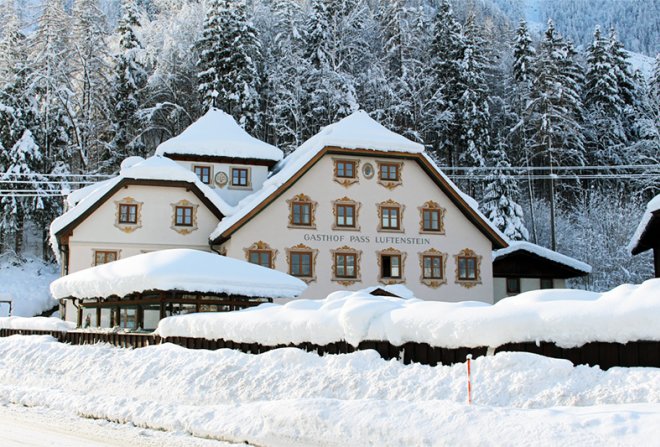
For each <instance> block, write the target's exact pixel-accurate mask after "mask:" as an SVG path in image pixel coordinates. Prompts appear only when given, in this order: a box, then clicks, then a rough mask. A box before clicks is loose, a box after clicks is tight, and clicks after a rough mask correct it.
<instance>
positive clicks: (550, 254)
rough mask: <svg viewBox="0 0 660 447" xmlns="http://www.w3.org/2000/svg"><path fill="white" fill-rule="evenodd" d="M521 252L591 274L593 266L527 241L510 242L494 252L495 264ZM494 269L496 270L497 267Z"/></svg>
mask: <svg viewBox="0 0 660 447" xmlns="http://www.w3.org/2000/svg"><path fill="white" fill-rule="evenodd" d="M520 252H527V253H531V254H532V255H534V256H537V257H539V258H543V259H545V260H548V261H552V262H554V263H557V264H561V265H564V266H567V267H569V268H571V269H573V270H577V271H578V272H582V273H583V274H585V275H586V274H589V273H591V266H590V265H589V264H587V263H585V262H582V261H578V260H577V259H574V258H571V257H570V256H566V255H563V254H561V253H558V252H556V251H553V250H550V249H549V248H545V247H541V246H540V245H536V244H532V243H531V242H527V241H510V242H509V246H508V247H507V248H502V249H500V250H495V251H494V252H493V262H496V261H497V260H501V259H503V258H505V257H507V256H510V255H513V254H517V253H520ZM494 268H496V265H495V266H494ZM495 276H497V272H495Z"/></svg>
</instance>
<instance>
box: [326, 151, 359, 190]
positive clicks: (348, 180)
mask: <svg viewBox="0 0 660 447" xmlns="http://www.w3.org/2000/svg"><path fill="white" fill-rule="evenodd" d="M338 163H351V164H352V165H353V177H340V176H339V172H338ZM332 165H333V168H332V169H333V173H332V176H333V179H334V181H335V182H337V183H339V184H340V185H342V186H344V187H346V188H348V187H349V186H351V185H352V184H354V183H358V182H359V181H360V178H359V177H358V169H359V168H360V159H359V158H337V157H332Z"/></svg>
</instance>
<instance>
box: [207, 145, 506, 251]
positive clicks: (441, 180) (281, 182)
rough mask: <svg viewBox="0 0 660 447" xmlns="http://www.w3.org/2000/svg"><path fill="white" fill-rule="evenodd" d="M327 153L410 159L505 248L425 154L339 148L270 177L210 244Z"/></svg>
mask: <svg viewBox="0 0 660 447" xmlns="http://www.w3.org/2000/svg"><path fill="white" fill-rule="evenodd" d="M326 154H343V155H364V156H377V157H381V158H404V159H410V160H413V161H415V162H417V163H418V164H419V165H420V166H421V168H422V169H423V170H424V172H425V173H426V174H427V175H429V176H430V178H431V179H432V180H433V181H434V182H435V184H436V185H437V186H438V187H439V188H440V189H441V190H442V191H443V192H444V193H445V195H447V196H448V198H449V199H450V200H451V201H452V203H454V205H456V206H457V207H458V208H459V209H460V210H461V212H462V213H463V214H464V215H465V216H466V217H467V218H468V220H470V222H472V223H473V224H474V225H475V226H476V227H477V229H478V230H479V231H480V232H481V233H482V234H484V235H485V236H486V237H487V238H488V239H489V240H490V241H491V242H492V244H493V246H494V248H502V247H506V246H507V245H508V244H507V242H506V238H505V237H504V236H503V235H502V234H501V233H500V232H499V231H498V230H497V228H495V227H494V226H493V225H492V224H491V223H490V222H489V221H488V219H487V218H486V217H484V216H483V214H481V212H479V210H478V209H477V204H476V201H474V199H472V198H471V197H469V196H467V195H466V194H464V193H463V192H461V191H460V190H459V189H458V187H457V186H456V185H455V184H454V183H453V182H451V180H449V179H448V178H447V177H446V176H445V175H444V173H442V172H441V171H440V168H438V166H437V165H436V164H435V163H434V162H433V160H431V159H430V158H429V157H428V156H427V155H426V154H424V153H417V152H400V151H393V150H390V151H380V150H372V149H346V148H341V147H323V148H322V149H320V150H319V151H318V152H316V151H315V152H314V154H313V157H311V158H310V159H309V160H307V162H306V163H305V164H304V165H302V166H301V167H300V168H299V169H295V170H294V169H287V170H281V171H280V172H278V173H277V174H276V175H275V176H273V177H271V178H270V179H269V180H268V181H266V183H264V187H263V188H262V189H261V190H260V191H258V192H256V193H255V194H253V195H251V196H248V197H247V198H246V199H244V200H243V201H242V202H241V203H239V205H238V208H237V210H236V212H235V213H234V214H232V215H231V216H229V217H226V218H224V219H223V220H222V221H221V222H220V223H219V224H218V227H217V228H216V229H215V231H214V232H213V233H212V234H211V235H210V239H211V242H212V243H216V244H217V243H222V242H224V241H225V240H227V239H229V237H231V234H233V233H234V232H236V231H238V230H239V229H240V228H241V227H242V226H243V225H245V224H246V223H247V222H249V221H250V220H251V219H252V218H253V217H255V216H256V215H257V214H259V213H260V212H261V210H263V209H264V208H266V207H267V206H268V205H269V204H270V203H272V202H273V201H274V200H275V199H277V198H278V197H279V196H280V195H282V194H283V193H284V192H286V191H287V190H288V189H289V188H290V187H291V186H292V185H293V184H295V183H296V182H297V181H298V180H299V179H300V178H301V177H302V176H303V175H304V174H305V173H307V171H309V170H310V169H311V168H312V167H313V166H314V165H315V164H316V163H317V162H318V161H319V160H321V158H323V156H325V155H326Z"/></svg>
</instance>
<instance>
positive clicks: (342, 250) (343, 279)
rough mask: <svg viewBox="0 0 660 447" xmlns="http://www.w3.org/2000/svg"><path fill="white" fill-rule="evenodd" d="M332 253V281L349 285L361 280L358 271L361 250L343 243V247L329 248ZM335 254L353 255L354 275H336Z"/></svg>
mask: <svg viewBox="0 0 660 447" xmlns="http://www.w3.org/2000/svg"><path fill="white" fill-rule="evenodd" d="M330 253H331V255H332V281H335V282H337V283H338V284H340V285H342V286H351V285H353V284H355V283H359V282H362V276H361V272H360V260H361V258H362V251H361V250H357V249H355V248H352V247H349V246H347V245H344V246H343V247H339V248H336V249H334V250H330ZM337 255H353V256H355V265H354V266H353V268H354V269H355V276H352V277H350V276H337Z"/></svg>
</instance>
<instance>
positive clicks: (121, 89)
mask: <svg viewBox="0 0 660 447" xmlns="http://www.w3.org/2000/svg"><path fill="white" fill-rule="evenodd" d="M122 7H123V12H122V18H121V20H120V22H119V26H118V28H117V32H118V33H119V36H120V42H119V45H120V50H119V54H117V55H116V56H115V61H116V62H115V64H116V65H115V67H114V76H113V79H112V100H111V105H112V114H111V116H112V124H111V131H110V135H111V138H112V139H111V140H110V143H109V144H108V147H107V149H106V153H105V154H104V157H103V158H104V162H103V169H104V170H105V171H107V172H114V171H116V170H118V168H119V165H120V163H121V161H122V160H123V159H124V158H126V157H127V156H129V155H140V156H145V155H146V151H145V145H144V143H143V141H142V139H141V137H140V133H141V126H142V124H141V122H140V120H139V118H138V111H139V110H140V108H141V107H142V106H143V101H144V99H143V95H144V88H145V85H146V82H147V72H146V69H145V67H144V65H143V63H142V62H141V60H140V57H141V55H140V51H141V50H142V45H141V43H140V40H139V38H138V36H137V34H136V30H137V28H139V26H140V23H139V20H138V12H137V9H136V5H135V2H133V1H127V0H125V1H124V2H123V4H122Z"/></svg>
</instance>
